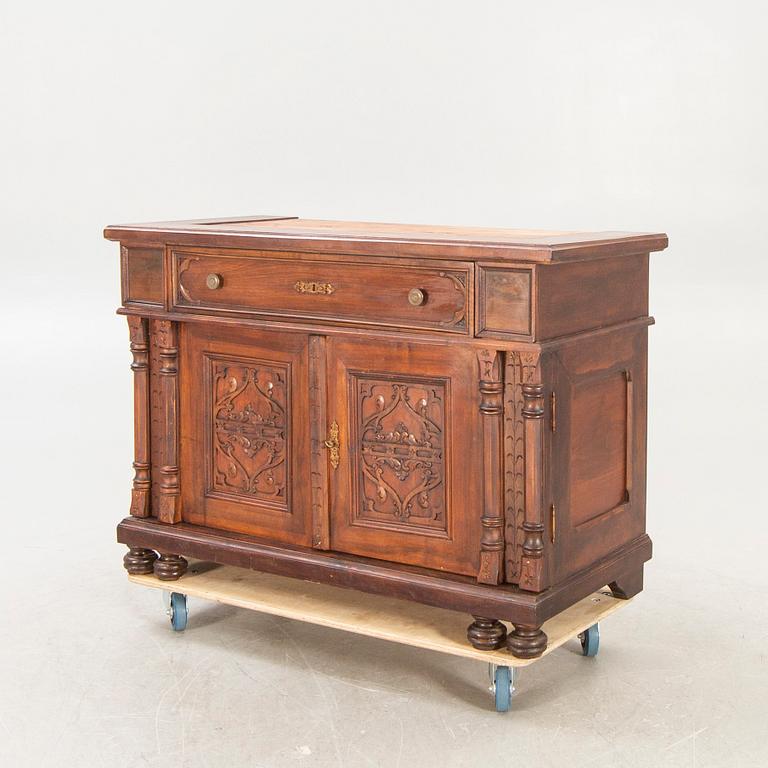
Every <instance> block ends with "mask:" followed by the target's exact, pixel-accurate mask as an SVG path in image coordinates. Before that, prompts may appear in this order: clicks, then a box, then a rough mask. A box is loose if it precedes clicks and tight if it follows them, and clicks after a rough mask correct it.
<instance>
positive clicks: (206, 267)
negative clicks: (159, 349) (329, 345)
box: [173, 250, 472, 334]
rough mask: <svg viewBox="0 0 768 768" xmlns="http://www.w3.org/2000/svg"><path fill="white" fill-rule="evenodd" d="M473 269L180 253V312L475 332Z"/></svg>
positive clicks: (176, 268) (176, 267) (176, 272)
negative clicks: (471, 303) (296, 318)
mask: <svg viewBox="0 0 768 768" xmlns="http://www.w3.org/2000/svg"><path fill="white" fill-rule="evenodd" d="M471 283H472V265H471V264H464V263H459V264H456V263H450V264H443V263H441V262H430V263H429V266H415V265H414V266H411V265H403V264H391V263H385V262H381V261H376V262H370V263H365V264H360V263H351V262H343V261H324V260H319V259H307V258H306V257H303V256H301V255H299V254H295V255H294V254H264V253H261V254H260V253H258V252H255V253H253V255H229V254H224V253H214V254H211V253H204V252H193V251H182V250H174V251H173V284H174V297H173V300H174V306H175V307H177V308H179V309H189V310H215V311H217V312H232V313H255V314H260V315H277V316H283V317H298V318H306V319H320V320H331V321H334V322H354V323H358V324H359V323H365V324H371V325H386V326H395V327H403V328H429V329H432V330H439V331H447V332H453V333H465V334H466V333H468V332H469V328H470V311H471V307H470V297H471V296H472V285H471Z"/></svg>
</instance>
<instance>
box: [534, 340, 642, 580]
mask: <svg viewBox="0 0 768 768" xmlns="http://www.w3.org/2000/svg"><path fill="white" fill-rule="evenodd" d="M646 343H647V329H646V328H641V329H639V330H632V331H627V332H624V333H621V334H618V333H617V334H613V335H612V336H611V337H610V338H609V340H608V341H606V340H605V339H598V340H592V341H588V340H585V341H582V342H579V343H573V344H570V345H565V346H563V347H562V348H561V349H560V350H558V352H557V354H556V355H554V356H553V357H552V359H551V369H550V371H551V372H550V374H549V375H550V376H551V380H552V383H553V387H552V389H553V391H554V393H555V396H556V404H555V410H554V415H555V424H554V431H552V430H549V432H550V441H551V452H550V456H551V463H550V468H549V477H550V480H549V485H550V489H551V491H550V495H551V498H550V501H551V503H552V504H553V505H554V511H553V510H552V507H551V506H550V505H548V509H549V512H550V524H549V526H548V527H549V529H550V530H549V538H550V541H548V542H547V546H549V545H550V544H551V543H552V542H551V540H552V539H554V545H553V546H554V550H555V557H554V573H553V577H554V580H555V581H556V582H557V581H561V580H562V579H564V578H567V577H568V576H569V575H570V574H571V573H574V572H576V571H578V570H581V569H582V568H586V567H587V566H589V565H591V564H592V563H594V562H595V561H597V560H599V559H600V558H602V557H605V556H606V555H608V554H609V553H610V552H611V551H613V550H615V549H618V548H619V547H621V546H622V545H624V544H627V543H628V542H630V541H631V540H632V539H633V538H635V537H637V536H640V535H641V534H642V533H643V531H644V530H645V459H644V457H645V439H646V438H645V435H646V430H645V413H646V406H645V402H646V400H645V392H646V362H645V361H646Z"/></svg>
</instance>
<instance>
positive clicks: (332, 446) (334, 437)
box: [323, 419, 339, 469]
mask: <svg viewBox="0 0 768 768" xmlns="http://www.w3.org/2000/svg"><path fill="white" fill-rule="evenodd" d="M323 444H324V445H325V447H326V448H327V449H328V456H329V458H330V460H331V466H332V467H333V468H334V469H338V468H339V423H338V422H337V421H336V420H335V419H334V420H333V423H332V424H331V428H330V429H329V430H328V439H327V440H326V441H325V442H324V443H323Z"/></svg>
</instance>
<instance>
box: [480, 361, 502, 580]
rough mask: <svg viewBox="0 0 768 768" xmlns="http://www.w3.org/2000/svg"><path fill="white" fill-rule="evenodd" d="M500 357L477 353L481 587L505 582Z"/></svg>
mask: <svg viewBox="0 0 768 768" xmlns="http://www.w3.org/2000/svg"><path fill="white" fill-rule="evenodd" d="M500 358H501V354H500V353H499V352H496V351H494V350H487V349H483V350H480V351H479V352H478V353H477V362H478V365H479V368H480V412H481V413H482V415H483V419H482V421H483V512H482V517H481V521H480V522H481V525H482V534H481V537H480V567H479V569H478V572H477V580H478V581H479V582H480V583H481V584H499V583H500V582H502V581H503V580H504V498H503V482H504V464H503V446H502V440H503V434H504V425H503V423H502V417H503V414H504V382H503V381H502V375H501V370H502V366H501V359H500Z"/></svg>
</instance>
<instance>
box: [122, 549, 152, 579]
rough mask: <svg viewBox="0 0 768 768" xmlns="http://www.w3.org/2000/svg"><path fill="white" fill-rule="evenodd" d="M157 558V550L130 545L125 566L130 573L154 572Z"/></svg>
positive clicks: (124, 561) (125, 558) (124, 559)
mask: <svg viewBox="0 0 768 768" xmlns="http://www.w3.org/2000/svg"><path fill="white" fill-rule="evenodd" d="M155 560H157V552H154V551H153V550H151V549H144V548H143V547H130V549H129V550H128V552H126V554H125V557H124V558H123V568H125V570H126V571H128V573H131V574H133V575H137V574H140V573H152V566H153V565H154V564H155Z"/></svg>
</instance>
